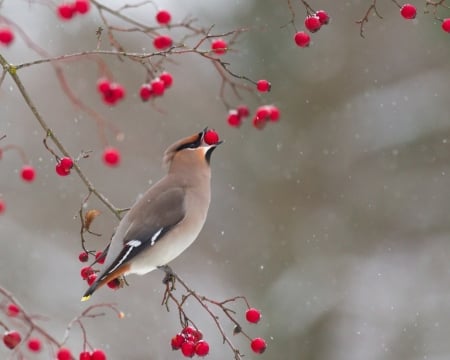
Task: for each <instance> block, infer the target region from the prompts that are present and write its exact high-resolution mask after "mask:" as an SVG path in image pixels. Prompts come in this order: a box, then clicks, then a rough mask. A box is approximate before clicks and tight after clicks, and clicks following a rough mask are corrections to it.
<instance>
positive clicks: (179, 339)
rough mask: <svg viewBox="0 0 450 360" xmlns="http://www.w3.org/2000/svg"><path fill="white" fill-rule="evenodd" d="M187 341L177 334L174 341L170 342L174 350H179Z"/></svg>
mask: <svg viewBox="0 0 450 360" xmlns="http://www.w3.org/2000/svg"><path fill="white" fill-rule="evenodd" d="M185 341H186V339H185V338H184V336H183V335H181V334H176V335H175V336H174V337H173V338H172V340H171V341H170V345H171V346H172V350H178V349H180V348H181V345H183V343H184V342H185Z"/></svg>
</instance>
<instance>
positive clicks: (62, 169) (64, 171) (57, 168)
mask: <svg viewBox="0 0 450 360" xmlns="http://www.w3.org/2000/svg"><path fill="white" fill-rule="evenodd" d="M55 171H56V173H57V174H58V175H59V176H67V175H69V174H70V169H67V168H65V167H64V166H63V165H62V164H61V163H58V164H56V166H55Z"/></svg>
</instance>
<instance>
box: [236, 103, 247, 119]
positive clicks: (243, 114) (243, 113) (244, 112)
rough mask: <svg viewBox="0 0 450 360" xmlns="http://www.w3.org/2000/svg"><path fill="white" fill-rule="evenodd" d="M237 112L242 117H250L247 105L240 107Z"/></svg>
mask: <svg viewBox="0 0 450 360" xmlns="http://www.w3.org/2000/svg"><path fill="white" fill-rule="evenodd" d="M236 110H237V112H238V114H239V116H240V117H247V116H249V115H250V111H249V110H248V107H247V105H239V106H238V107H237V109H236Z"/></svg>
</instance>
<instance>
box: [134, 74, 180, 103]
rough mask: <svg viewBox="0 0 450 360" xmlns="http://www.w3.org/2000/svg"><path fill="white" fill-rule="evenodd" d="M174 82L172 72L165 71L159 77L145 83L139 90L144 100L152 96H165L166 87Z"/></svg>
mask: <svg viewBox="0 0 450 360" xmlns="http://www.w3.org/2000/svg"><path fill="white" fill-rule="evenodd" d="M172 83H173V77H172V74H170V73H168V72H167V71H164V72H162V73H161V75H159V76H158V77H156V78H154V79H153V80H152V81H150V82H149V83H147V84H143V85H142V86H141V88H140V90H139V95H140V97H141V99H142V101H148V100H149V99H150V98H151V97H158V96H163V95H164V93H165V91H166V89H168V88H170V87H171V86H172Z"/></svg>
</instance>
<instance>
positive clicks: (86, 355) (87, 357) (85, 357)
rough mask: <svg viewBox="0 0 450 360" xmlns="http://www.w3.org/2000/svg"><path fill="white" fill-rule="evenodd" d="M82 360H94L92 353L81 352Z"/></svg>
mask: <svg viewBox="0 0 450 360" xmlns="http://www.w3.org/2000/svg"><path fill="white" fill-rule="evenodd" d="M80 360H92V358H91V353H90V352H89V351H83V352H80Z"/></svg>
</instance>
